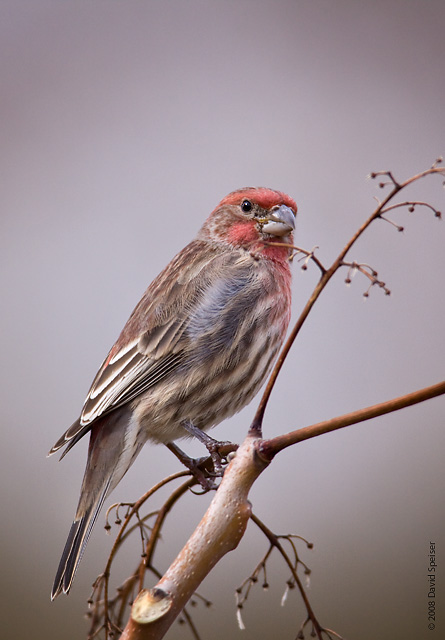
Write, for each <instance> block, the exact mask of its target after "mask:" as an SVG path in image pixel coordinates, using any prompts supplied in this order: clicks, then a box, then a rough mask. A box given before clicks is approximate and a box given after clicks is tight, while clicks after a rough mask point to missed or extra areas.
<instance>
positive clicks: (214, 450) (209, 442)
mask: <svg viewBox="0 0 445 640" xmlns="http://www.w3.org/2000/svg"><path fill="white" fill-rule="evenodd" d="M182 426H183V427H184V429H185V430H186V431H188V432H189V433H190V435H192V436H194V437H195V438H197V439H198V440H199V442H201V443H202V444H203V445H204V446H205V447H206V449H207V451H208V452H209V454H210V457H211V458H212V462H213V470H214V475H215V476H222V475H223V473H224V471H223V463H224V462H227V457H226V456H227V453H229V452H230V451H235V450H236V449H237V448H238V447H237V445H234V444H233V443H232V442H228V441H227V440H223V441H220V440H215V438H212V437H210V436H209V435H208V434H207V433H205V432H204V431H202V430H201V429H199V428H198V427H196V426H195V425H194V424H193V423H192V422H189V421H188V420H187V421H185V422H183V423H182ZM223 447H229V452H227V453H226V452H224V454H223V455H221V452H220V449H222V448H223Z"/></svg>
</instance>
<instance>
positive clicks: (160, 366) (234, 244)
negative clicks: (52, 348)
mask: <svg viewBox="0 0 445 640" xmlns="http://www.w3.org/2000/svg"><path fill="white" fill-rule="evenodd" d="M296 214H297V205H296V203H295V201H294V200H293V199H292V198H291V197H289V196H288V195H286V194H285V193H282V192H281V191H275V190H273V189H269V188H265V187H246V188H243V189H238V190H236V191H233V192H232V193H230V194H229V195H227V196H226V197H225V198H223V199H222V200H221V202H220V203H219V205H218V206H217V207H216V208H215V209H214V210H213V211H212V213H211V214H210V215H209V216H208V218H207V219H206V220H205V222H204V224H203V225H202V227H201V229H200V230H199V232H198V234H197V236H196V237H195V239H194V240H192V241H191V242H190V244H188V245H187V246H186V247H185V248H184V249H182V251H180V252H179V253H178V254H177V255H176V256H175V257H174V258H173V259H172V260H171V261H170V263H169V264H168V265H167V266H166V267H165V269H164V270H163V271H162V272H161V273H160V274H159V275H158V276H157V277H156V278H155V279H154V280H153V282H152V283H151V284H150V286H149V287H148V289H147V290H146V291H145V293H144V295H143V296H142V298H141V300H140V302H139V303H138V304H137V306H136V307H135V309H134V311H133V313H132V314H131V316H130V318H129V319H128V321H127V323H126V324H125V326H124V328H123V330H122V332H121V334H120V335H119V337H118V339H117V341H116V342H115V344H114V345H113V347H112V348H111V350H110V351H109V353H108V355H107V357H106V358H105V360H104V361H103V363H102V365H101V367H100V368H99V371H98V373H97V374H96V377H95V378H94V380H93V383H92V385H91V387H90V390H89V392H88V394H87V397H86V400H85V402H84V405H83V408H82V411H81V414H80V417H79V418H78V419H77V420H76V421H75V422H74V424H73V425H72V426H71V427H70V428H69V429H67V431H66V432H65V433H64V434H63V435H62V436H61V438H59V440H58V441H57V442H56V443H55V445H54V446H53V447H52V448H51V450H50V452H49V453H48V455H52V454H53V453H55V452H56V451H58V450H60V449H62V448H63V447H65V450H64V452H63V454H62V456H61V459H62V458H63V457H64V456H65V455H66V453H68V451H69V450H70V449H71V448H72V447H73V446H74V445H75V444H76V443H77V442H78V441H79V440H80V439H81V438H82V437H83V436H84V435H86V434H87V433H90V440H89V447H88V456H87V463H86V468H85V473H84V477H83V481H82V487H81V492H80V498H79V502H78V506H77V511H76V514H75V517H74V521H73V523H72V525H71V529H70V531H69V535H68V539H67V541H66V544H65V547H64V550H63V553H62V557H61V560H60V563H59V566H58V570H57V573H56V576H55V580H54V585H53V588H52V592H51V599H52V600H54V598H56V597H57V596H58V595H59V594H60V593H62V592H63V593H66V594H67V593H68V592H69V591H70V588H71V586H72V582H73V579H74V575H75V573H76V570H77V568H78V565H79V562H80V560H81V558H82V555H83V552H84V550H85V547H86V545H87V542H88V539H89V537H90V534H91V531H92V529H93V526H94V524H95V522H96V519H97V517H98V514H99V512H100V510H101V507H102V506H103V503H104V501H105V499H106V498H107V496H108V495H109V494H110V493H111V492H112V491H113V489H114V488H115V487H116V485H117V484H118V483H119V482H120V480H121V479H122V478H123V476H124V475H125V473H126V472H127V470H128V469H129V467H130V466H131V464H132V463H133V462H134V460H135V458H136V457H137V455H138V454H139V452H140V450H141V449H142V447H143V445H144V444H145V443H146V442H147V441H150V442H152V443H163V444H169V443H172V442H173V441H175V440H177V439H180V438H184V437H187V436H188V437H190V426H192V427H193V429H194V430H195V431H194V432H196V431H198V430H199V431H200V432H205V431H207V430H208V429H210V428H211V427H214V426H216V425H217V424H219V423H220V422H221V421H222V420H224V419H226V418H228V417H230V416H232V415H234V414H235V413H237V412H238V411H240V410H241V409H242V408H243V407H244V406H245V405H247V404H248V403H249V402H250V401H251V400H252V398H253V397H254V396H255V394H256V393H257V392H258V391H259V389H260V387H261V386H262V384H263V383H264V381H265V379H266V377H267V374H268V373H269V372H270V370H271V368H272V365H273V363H274V360H275V359H276V357H277V354H278V352H279V349H280V347H281V345H282V343H283V341H284V338H285V335H286V331H287V328H288V324H289V321H290V313H291V269H290V256H291V253H292V245H293V231H294V228H295V219H296Z"/></svg>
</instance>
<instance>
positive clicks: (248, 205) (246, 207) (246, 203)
mask: <svg viewBox="0 0 445 640" xmlns="http://www.w3.org/2000/svg"><path fill="white" fill-rule="evenodd" d="M241 210H242V211H244V213H249V211H252V203H251V202H250V200H243V201H242V203H241Z"/></svg>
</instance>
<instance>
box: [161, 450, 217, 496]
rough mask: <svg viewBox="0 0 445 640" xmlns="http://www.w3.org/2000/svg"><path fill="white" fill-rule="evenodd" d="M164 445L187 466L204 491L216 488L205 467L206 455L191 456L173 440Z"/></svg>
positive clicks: (207, 458)
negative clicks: (200, 456)
mask: <svg viewBox="0 0 445 640" xmlns="http://www.w3.org/2000/svg"><path fill="white" fill-rule="evenodd" d="M166 446H167V448H168V449H170V451H171V452H172V453H174V455H175V456H176V457H177V458H178V460H179V461H180V462H181V464H183V465H184V466H185V467H187V469H188V470H189V471H190V473H191V474H192V476H193V477H194V478H195V480H196V481H197V482H198V483H199V484H200V485H201V487H202V489H203V491H204V493H207V491H211V490H212V489H217V488H218V486H217V484H216V482H215V481H214V480H213V478H211V477H210V473H209V471H208V470H207V469H206V463H208V462H209V457H208V456H205V457H203V458H191V457H190V456H189V455H187V454H186V453H185V452H184V451H183V450H182V449H180V448H179V447H178V446H177V445H176V444H174V442H169V443H168V444H167V445H166Z"/></svg>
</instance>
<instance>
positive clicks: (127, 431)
mask: <svg viewBox="0 0 445 640" xmlns="http://www.w3.org/2000/svg"><path fill="white" fill-rule="evenodd" d="M135 427H136V425H134V423H133V421H132V420H131V412H130V410H129V409H127V408H126V407H122V408H120V409H117V410H115V411H113V412H112V413H110V414H108V415H107V416H104V417H103V418H99V420H97V422H96V423H95V424H94V426H93V428H92V429H91V435H90V444H89V449H88V461H87V466H86V469H85V475H84V478H83V482H82V489H81V494H80V500H79V505H78V507H77V512H76V516H75V518H74V522H73V524H72V525H71V529H70V532H69V535H68V539H67V541H66V544H65V548H64V550H63V553H62V558H61V560H60V563H59V568H58V569H57V573H56V577H55V579H54V585H53V589H52V592H51V600H54V598H56V597H57V596H58V595H59V593H62V591H63V593H68V591H69V590H70V588H71V584H72V582H73V579H74V575H75V573H76V570H77V567H78V565H79V562H80V561H81V559H82V555H83V552H84V550H85V547H86V545H87V543H88V539H89V537H90V534H91V531H92V529H93V527H94V524H95V522H96V520H97V516H98V515H99V512H100V510H101V508H102V505H103V503H104V500H105V498H106V497H107V496H108V494H109V493H110V492H111V491H112V490H113V489H114V487H115V486H116V485H117V484H118V482H119V481H120V480H121V479H122V477H123V476H124V475H125V473H126V471H127V470H128V469H129V468H130V466H131V464H132V462H133V461H134V459H135V458H136V456H137V454H138V453H139V451H140V449H141V447H142V444H143V442H141V441H140V438H139V437H138V436H139V433H138V431H137V429H135Z"/></svg>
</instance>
